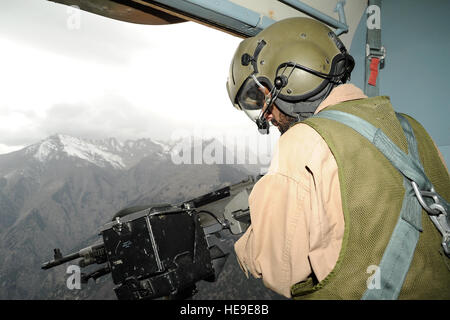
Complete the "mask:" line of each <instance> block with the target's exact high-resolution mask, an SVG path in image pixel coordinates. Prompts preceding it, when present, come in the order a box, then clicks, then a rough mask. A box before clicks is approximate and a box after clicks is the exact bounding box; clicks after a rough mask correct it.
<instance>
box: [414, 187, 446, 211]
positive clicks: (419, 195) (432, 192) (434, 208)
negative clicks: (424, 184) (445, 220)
mask: <svg viewBox="0 0 450 320" xmlns="http://www.w3.org/2000/svg"><path fill="white" fill-rule="evenodd" d="M411 185H412V187H413V189H414V192H415V194H416V197H417V200H419V203H420V205H421V206H422V207H423V208H424V210H425V211H426V212H428V213H429V214H431V215H433V216H437V215H440V214H444V215H446V214H447V212H446V211H445V208H444V207H443V206H442V205H441V204H439V198H438V194H437V193H436V191H435V190H434V188H431V189H430V191H422V190H420V189H419V186H418V185H417V183H415V182H414V181H411ZM423 197H427V198H432V199H433V200H434V203H433V204H431V205H430V206H428V205H427V204H426V202H425V200H424V199H423Z"/></svg>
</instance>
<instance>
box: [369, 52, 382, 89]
mask: <svg viewBox="0 0 450 320" xmlns="http://www.w3.org/2000/svg"><path fill="white" fill-rule="evenodd" d="M379 64H380V59H379V58H372V59H371V60H370V67H369V68H370V76H369V81H368V83H369V84H370V85H371V86H376V85H377V77H378V65H379Z"/></svg>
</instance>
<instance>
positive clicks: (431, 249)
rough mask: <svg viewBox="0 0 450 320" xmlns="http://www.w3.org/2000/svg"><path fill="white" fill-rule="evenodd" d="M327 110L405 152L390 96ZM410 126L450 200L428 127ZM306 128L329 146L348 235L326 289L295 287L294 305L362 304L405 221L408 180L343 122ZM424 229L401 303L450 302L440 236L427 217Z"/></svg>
mask: <svg viewBox="0 0 450 320" xmlns="http://www.w3.org/2000/svg"><path fill="white" fill-rule="evenodd" d="M326 110H339V111H343V112H346V113H350V114H353V115H356V116H358V117H360V118H362V119H364V120H366V121H368V122H370V123H371V124H373V125H374V126H376V127H378V128H380V129H381V130H383V132H384V133H385V134H386V135H387V136H388V137H389V138H390V139H391V140H392V141H393V142H394V143H395V144H396V145H397V146H398V147H399V148H400V149H402V150H403V151H404V152H407V150H408V149H407V142H406V138H405V135H404V133H403V130H402V128H401V126H400V123H399V121H398V120H397V118H396V116H395V112H394V110H393V108H392V106H391V104H390V101H389V99H388V98H387V97H375V98H369V99H361V100H353V101H347V102H344V103H341V104H338V105H335V106H330V107H328V108H327V109H326ZM406 117H407V119H408V120H409V122H410V124H411V126H412V128H413V131H414V134H415V136H416V139H417V144H418V149H419V154H420V160H421V162H422V164H423V166H424V169H425V173H426V175H427V176H428V178H429V179H430V180H431V182H432V183H433V185H434V186H435V189H436V191H437V192H438V193H439V194H440V195H441V196H442V197H444V198H445V199H446V200H447V201H448V200H449V199H450V177H449V174H448V172H447V170H446V169H445V166H444V164H443V163H442V161H441V159H440V158H439V155H438V152H437V150H436V148H435V146H434V144H433V142H432V140H431V138H430V137H429V135H428V134H427V133H426V131H425V130H424V129H423V127H422V126H421V125H420V124H419V123H418V122H417V121H415V120H414V119H412V118H411V117H408V116H406ZM302 123H305V124H307V125H309V126H311V127H312V128H313V129H315V130H316V131H317V132H318V133H319V134H320V135H321V136H322V137H323V139H324V140H325V141H326V142H327V144H328V146H329V147H330V150H331V152H332V153H333V155H334V157H335V159H336V162H337V165H338V172H339V182H340V188H341V197H342V206H343V212H344V220H345V231H344V238H343V242H342V248H341V252H340V254H339V258H338V261H337V263H336V266H335V268H334V269H333V270H332V272H331V273H330V274H329V275H328V276H327V277H326V278H325V279H323V280H322V281H321V282H319V283H317V281H315V280H314V279H315V277H311V278H309V279H308V280H307V281H304V282H300V283H297V284H295V285H294V286H292V288H291V293H292V297H293V298H294V299H360V298H361V297H362V296H363V294H364V292H365V291H366V290H367V288H368V285H370V284H369V282H370V279H371V278H372V279H373V276H374V275H373V272H374V270H375V268H376V266H378V265H379V263H380V260H381V257H382V256H383V253H384V250H385V248H386V246H387V244H388V242H389V240H390V237H391V235H392V231H393V230H394V227H395V225H396V222H397V220H398V217H399V213H400V209H401V207H402V201H403V196H404V186H403V177H402V175H401V174H400V172H399V171H398V170H397V169H395V168H394V167H393V166H392V164H391V163H390V162H389V160H387V159H386V158H385V156H384V155H383V154H382V153H381V152H379V151H378V150H377V149H376V148H375V147H374V146H373V145H372V144H371V142H369V141H368V140H367V139H365V138H364V137H362V136H361V135H359V134H358V133H356V132H355V131H354V130H353V129H351V128H350V127H347V126H345V125H343V124H341V123H339V122H336V121H332V120H328V119H323V118H309V119H307V120H305V121H303V122H302ZM422 227H423V232H421V234H420V237H419V241H418V244H417V247H416V249H415V252H414V257H413V260H412V262H411V266H410V269H409V271H408V274H407V276H406V279H405V281H404V283H403V286H402V290H401V292H400V295H399V299H450V266H449V260H450V259H448V258H447V257H445V255H444V253H443V251H442V247H441V245H440V242H441V235H440V233H439V231H438V230H437V229H436V227H435V226H434V225H433V224H432V222H431V220H430V218H429V217H428V214H427V213H426V212H425V211H422Z"/></svg>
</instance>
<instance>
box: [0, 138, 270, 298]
mask: <svg viewBox="0 0 450 320" xmlns="http://www.w3.org/2000/svg"><path fill="white" fill-rule="evenodd" d="M211 144H214V145H216V146H218V147H217V148H219V149H220V146H219V145H218V144H216V142H215V141H204V142H201V143H194V144H188V145H183V144H181V142H180V141H175V142H174V141H172V142H159V141H154V140H152V139H139V140H128V141H125V142H122V141H118V140H117V139H114V138H109V139H104V140H92V139H81V138H76V137H72V136H67V135H61V134H55V135H52V136H50V137H48V138H46V139H44V140H42V141H40V142H38V143H36V144H33V145H31V146H28V147H26V148H24V149H22V150H19V151H15V152H12V153H9V154H5V155H0V256H1V257H2V259H0V299H115V295H114V293H113V291H112V288H113V286H114V285H113V283H112V280H111V277H110V276H106V277H104V278H103V279H101V280H100V281H99V283H98V284H94V283H92V282H91V283H90V284H88V285H87V287H86V288H85V289H83V290H73V291H71V290H69V289H67V287H66V279H67V274H66V272H65V268H66V266H60V267H57V268H54V269H52V270H49V271H43V270H41V269H40V266H41V264H42V263H43V262H44V261H47V260H50V259H51V258H52V249H53V248H61V251H62V252H63V253H64V254H67V253H69V252H73V251H76V250H79V249H81V248H83V247H85V246H88V245H91V244H92V243H93V242H94V241H96V240H98V239H99V238H98V236H97V234H98V228H99V227H101V226H102V225H103V224H105V223H106V222H108V221H110V219H111V217H112V216H113V215H114V214H115V213H116V212H117V211H119V210H121V209H123V208H125V207H128V206H132V205H138V204H151V203H161V202H168V203H179V202H181V201H184V200H187V199H190V198H193V197H196V196H199V195H202V194H204V193H207V192H211V191H213V190H215V189H217V188H220V187H222V186H225V185H226V184H229V183H236V182H238V181H241V180H243V179H244V178H245V177H246V176H247V175H248V174H249V173H250V172H249V171H248V170H247V169H246V167H244V166H242V165H238V164H234V163H237V162H234V163H232V164H229V165H227V164H220V162H219V163H212V164H206V163H204V162H202V163H200V164H192V163H190V162H189V161H186V163H176V161H174V159H175V158H174V153H173V150H174V148H176V147H180V146H181V147H183V148H184V152H186V153H190V154H191V155H192V157H194V155H195V154H197V155H198V154H200V155H202V156H205V154H204V153H203V154H202V151H203V150H207V148H208V146H211ZM199 148H201V150H199ZM205 148H206V149H205ZM217 148H216V150H218V149H217ZM210 149H211V148H210ZM192 159H193V158H192ZM192 159H191V160H192ZM251 174H254V173H251ZM229 245H230V248H231V246H232V242H230V243H229ZM228 260H229V261H228V262H227V265H226V266H225V269H224V272H223V276H221V277H220V278H219V281H218V282H216V283H213V284H211V285H209V284H208V283H206V284H202V292H200V293H199V297H202V298H203V299H207V298H208V297H211V298H216V299H221V298H222V299H236V298H237V299H246V298H248V299H253V298H267V299H269V298H273V297H275V298H276V297H277V295H275V296H274V295H273V294H272V293H270V291H269V290H267V289H265V288H263V287H262V285H261V283H260V281H257V282H255V281H253V282H252V281H248V282H246V281H247V279H246V278H245V276H244V274H243V273H242V272H241V271H239V267H238V265H237V262H236V259H235V257H230V258H229V259H228ZM232 278H233V280H232V281H231V279H232ZM244 280H245V281H244ZM233 283H241V284H240V285H239V286H240V287H242V286H243V285H242V283H245V284H244V286H245V285H247V286H249V287H248V290H247V291H242V290H238V288H239V287H234V286H233V285H232V284H233ZM217 286H219V287H217ZM243 292H246V293H245V294H244V293H243Z"/></svg>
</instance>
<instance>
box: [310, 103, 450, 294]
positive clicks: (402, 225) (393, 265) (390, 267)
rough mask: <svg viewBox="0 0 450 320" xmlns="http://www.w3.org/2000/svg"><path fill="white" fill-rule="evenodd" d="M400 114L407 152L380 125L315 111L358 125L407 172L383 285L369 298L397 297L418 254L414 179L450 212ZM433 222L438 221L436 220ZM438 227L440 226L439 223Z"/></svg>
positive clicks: (386, 255) (343, 114) (446, 229)
mask: <svg viewBox="0 0 450 320" xmlns="http://www.w3.org/2000/svg"><path fill="white" fill-rule="evenodd" d="M396 116H397V118H398V120H399V121H400V124H401V126H402V128H403V131H404V133H405V136H406V140H407V143H408V150H409V153H408V154H405V153H404V152H403V151H402V150H401V149H400V148H399V147H398V146H397V145H396V144H395V143H393V142H392V141H391V140H390V139H389V138H388V137H387V136H386V134H385V133H384V132H383V131H382V130H381V129H380V128H376V127H375V126H373V125H372V124H371V123H369V122H367V121H366V120H364V119H361V118H359V117H357V116H355V115H352V114H349V113H346V112H342V111H337V110H324V111H321V112H320V113H318V114H316V115H314V117H316V118H325V119H329V120H334V121H338V122H340V123H342V124H344V125H346V126H348V127H350V128H352V129H354V130H355V131H357V132H358V133H360V134H361V135H362V136H364V137H365V138H366V139H368V140H369V141H370V142H371V143H372V144H373V145H374V146H375V147H376V148H377V149H378V150H379V151H380V152H382V153H383V155H384V156H385V157H386V158H387V159H388V160H389V161H390V162H391V163H392V164H393V166H394V167H395V168H396V169H397V170H399V171H400V172H401V173H402V174H403V185H404V187H405V196H404V198H403V204H402V209H401V211H400V216H399V219H398V221H397V224H396V226H395V228H394V231H393V233H392V236H391V239H390V240H389V243H388V245H387V247H386V249H385V252H384V254H383V257H382V259H381V262H380V265H379V270H378V271H379V276H380V288H370V289H367V290H366V292H365V293H364V295H363V297H362V299H365V300H371V299H397V297H398V295H399V294H400V290H401V288H402V286H403V282H404V280H405V278H406V274H407V273H408V270H409V267H410V265H411V261H412V258H413V256H414V251H415V248H416V245H417V242H418V240H419V234H420V232H422V221H421V216H422V205H421V202H419V201H418V197H420V195H419V196H418V195H417V192H415V190H414V185H413V184H412V183H411V181H413V182H414V183H415V184H416V185H418V186H419V187H420V189H421V190H432V191H433V195H434V196H435V197H436V198H435V199H434V200H435V202H436V200H438V203H439V204H440V205H442V207H443V208H444V210H443V211H444V212H441V217H443V216H445V215H447V212H450V210H449V209H450V206H449V203H448V202H447V201H446V200H445V199H443V198H442V197H441V196H439V195H438V194H437V193H435V192H434V188H433V185H432V183H431V181H430V180H429V179H428V177H427V176H426V174H425V172H424V169H423V166H422V164H421V162H420V158H419V152H418V147H417V142H416V138H415V136H414V132H413V130H412V128H411V126H410V124H409V122H408V120H407V119H406V118H404V117H403V116H401V115H400V114H398V113H396ZM432 220H433V219H432ZM433 223H435V221H434V220H433ZM435 225H436V223H435ZM436 227H438V226H437V225H436ZM438 229H439V231H441V233H442V234H443V238H444V241H443V246H444V244H446V239H447V240H448V238H446V237H447V236H448V232H450V228H449V226H448V225H445V226H444V227H442V226H441V228H439V227H438ZM442 230H444V232H442ZM444 250H445V246H444Z"/></svg>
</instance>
